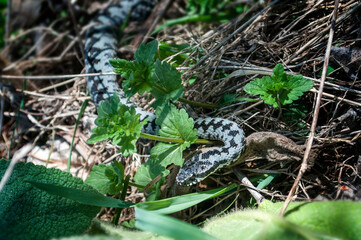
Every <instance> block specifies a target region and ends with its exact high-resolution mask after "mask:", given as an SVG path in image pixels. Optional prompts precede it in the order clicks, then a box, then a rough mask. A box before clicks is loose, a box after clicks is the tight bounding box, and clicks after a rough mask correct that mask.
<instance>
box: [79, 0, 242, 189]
mask: <svg viewBox="0 0 361 240" xmlns="http://www.w3.org/2000/svg"><path fill="white" fill-rule="evenodd" d="M154 5H155V3H154V2H153V1H152V0H125V1H122V2H118V3H113V4H112V5H110V6H108V7H107V8H105V9H104V10H102V11H100V12H99V13H98V14H97V15H96V16H95V17H94V18H93V19H92V20H91V23H90V27H89V29H88V30H87V33H86V40H85V48H84V52H85V56H86V59H85V68H86V73H99V72H112V71H113V69H112V67H111V65H110V63H109V59H111V58H115V57H117V56H116V54H117V35H118V29H119V28H120V26H121V25H122V24H123V23H124V21H125V19H127V18H128V17H129V21H141V20H144V19H145V17H147V16H148V15H149V13H150V12H151V11H152V8H153V6H154ZM87 84H88V89H89V92H90V95H91V98H92V100H93V102H94V103H95V105H96V106H99V105H100V103H101V102H102V101H104V100H105V99H107V98H109V97H110V96H112V95H113V94H114V93H117V94H118V96H119V98H120V101H121V102H122V103H123V104H126V105H128V106H134V107H135V109H136V111H137V113H139V114H140V120H143V119H145V118H146V117H148V118H149V119H150V121H149V122H148V123H147V124H146V125H145V126H144V127H143V129H142V131H144V132H146V133H150V134H155V133H156V130H157V128H158V127H157V125H156V124H155V114H154V113H152V112H148V111H145V110H143V109H142V108H140V107H137V106H136V105H135V103H133V102H131V101H130V100H128V98H126V97H125V96H124V93H123V91H122V89H121V87H120V86H119V85H118V83H117V78H116V76H115V75H103V76H91V77H87ZM194 126H195V128H196V129H197V130H198V134H197V135H198V137H200V138H204V139H210V140H219V141H222V142H223V143H224V145H223V146H221V147H218V148H213V149H210V150H208V151H205V152H203V153H200V154H196V155H194V156H193V157H192V158H191V159H190V160H188V161H187V162H186V163H185V164H184V166H183V167H182V168H181V169H180V171H179V173H178V175H177V177H176V182H177V184H178V185H186V186H190V185H193V184H195V183H197V182H199V181H201V180H202V179H204V178H206V177H207V176H208V175H210V174H212V173H213V172H215V171H216V170H217V169H219V168H221V167H223V166H225V165H229V164H230V163H231V162H233V161H235V160H237V159H238V157H239V156H240V154H241V153H242V149H243V147H244V145H245V137H244V133H243V130H242V129H241V128H240V127H239V126H238V125H237V124H236V123H235V122H232V121H230V120H227V119H222V118H196V119H195V120H194Z"/></svg>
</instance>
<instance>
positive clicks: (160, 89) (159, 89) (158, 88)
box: [152, 83, 219, 109]
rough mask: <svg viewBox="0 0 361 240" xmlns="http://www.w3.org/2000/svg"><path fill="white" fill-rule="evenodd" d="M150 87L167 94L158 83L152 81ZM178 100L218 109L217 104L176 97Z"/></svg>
mask: <svg viewBox="0 0 361 240" xmlns="http://www.w3.org/2000/svg"><path fill="white" fill-rule="evenodd" d="M152 88H154V89H157V90H158V91H161V92H163V94H167V91H166V90H165V89H164V88H162V87H161V86H159V85H158V84H155V83H153V84H152ZM178 100H179V101H180V102H182V103H185V104H189V105H192V106H196V107H203V108H208V109H218V108H219V106H218V105H217V104H210V103H200V102H195V101H191V100H188V99H185V98H178Z"/></svg>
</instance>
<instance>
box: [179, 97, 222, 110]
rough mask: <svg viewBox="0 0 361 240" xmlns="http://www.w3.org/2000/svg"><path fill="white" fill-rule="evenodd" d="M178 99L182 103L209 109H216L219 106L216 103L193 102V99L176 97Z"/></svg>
mask: <svg viewBox="0 0 361 240" xmlns="http://www.w3.org/2000/svg"><path fill="white" fill-rule="evenodd" d="M178 100H179V101H180V102H182V103H186V104H189V105H192V106H196V107H203V108H210V109H217V108H219V106H218V105H217V104H211V103H200V102H195V101H191V100H188V99H185V98H178Z"/></svg>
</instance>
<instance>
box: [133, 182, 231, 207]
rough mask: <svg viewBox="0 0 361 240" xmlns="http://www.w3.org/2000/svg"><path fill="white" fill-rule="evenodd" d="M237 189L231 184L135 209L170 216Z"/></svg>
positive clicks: (150, 203) (141, 204) (144, 204)
mask: <svg viewBox="0 0 361 240" xmlns="http://www.w3.org/2000/svg"><path fill="white" fill-rule="evenodd" d="M236 188H237V184H232V185H230V186H228V187H223V188H217V189H212V190H208V191H204V192H197V193H191V194H186V195H182V196H177V197H172V198H167V199H162V200H157V201H149V202H142V203H138V204H137V207H138V208H142V209H145V210H148V211H153V212H156V213H158V214H171V213H175V212H178V211H181V210H184V209H186V208H189V207H191V206H194V205H196V204H198V203H200V202H203V201H205V200H207V199H211V198H214V197H218V196H220V195H222V194H225V193H228V192H230V191H234V190H235V189H236Z"/></svg>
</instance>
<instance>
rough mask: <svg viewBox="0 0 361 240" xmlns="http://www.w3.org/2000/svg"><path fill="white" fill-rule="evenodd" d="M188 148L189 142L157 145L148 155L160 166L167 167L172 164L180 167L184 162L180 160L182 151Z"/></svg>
mask: <svg viewBox="0 0 361 240" xmlns="http://www.w3.org/2000/svg"><path fill="white" fill-rule="evenodd" d="M189 146H190V143H189V142H185V143H176V144H170V143H158V144H157V145H155V146H154V147H153V148H152V150H151V151H150V155H151V156H152V157H153V158H156V159H158V160H159V164H160V165H161V166H164V167H167V166H168V165H169V164H172V163H174V164H175V165H178V166H182V165H183V162H184V160H183V158H182V153H183V150H185V149H186V148H187V147H189Z"/></svg>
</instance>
